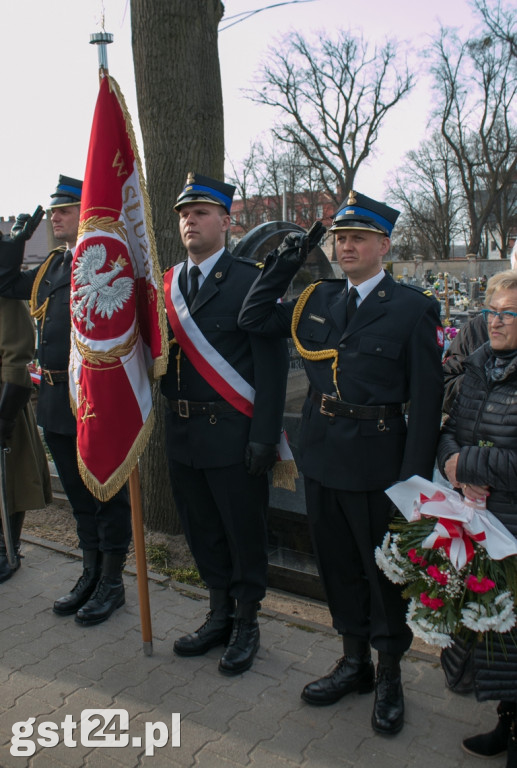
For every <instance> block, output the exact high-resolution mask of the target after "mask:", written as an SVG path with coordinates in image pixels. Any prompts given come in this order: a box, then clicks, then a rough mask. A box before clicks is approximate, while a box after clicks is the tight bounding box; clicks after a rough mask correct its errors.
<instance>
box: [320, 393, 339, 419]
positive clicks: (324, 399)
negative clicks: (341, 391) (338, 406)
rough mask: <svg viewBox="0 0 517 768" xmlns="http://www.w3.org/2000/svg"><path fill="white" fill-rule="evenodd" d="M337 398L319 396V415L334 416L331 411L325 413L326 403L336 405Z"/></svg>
mask: <svg viewBox="0 0 517 768" xmlns="http://www.w3.org/2000/svg"><path fill="white" fill-rule="evenodd" d="M337 401H338V400H337V397H333V396H332V395H322V396H321V404H320V413H321V414H323V416H335V415H336V414H335V413H333V412H332V411H327V410H326V406H327V403H329V402H331V403H337Z"/></svg>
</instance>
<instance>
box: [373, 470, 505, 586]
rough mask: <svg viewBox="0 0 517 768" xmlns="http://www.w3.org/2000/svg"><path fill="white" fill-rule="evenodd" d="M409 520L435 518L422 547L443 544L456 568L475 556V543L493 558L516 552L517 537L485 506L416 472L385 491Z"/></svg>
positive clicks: (496, 558) (433, 546) (461, 566)
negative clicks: (472, 503)
mask: <svg viewBox="0 0 517 768" xmlns="http://www.w3.org/2000/svg"><path fill="white" fill-rule="evenodd" d="M386 494H387V495H388V496H389V497H390V499H391V500H392V502H393V503H394V504H395V505H396V506H397V507H398V509H399V510H400V511H401V512H402V514H403V515H404V517H405V518H406V520H407V521H408V522H413V521H415V520H419V519H420V518H421V517H436V518H437V520H438V521H437V523H436V526H435V527H434V529H433V531H432V533H431V534H429V536H427V537H426V538H425V539H424V541H422V544H421V546H422V547H423V549H438V548H440V547H443V548H444V549H445V551H446V553H447V556H448V557H449V559H450V561H451V563H452V564H453V566H454V567H455V568H456V570H458V571H459V570H461V568H463V567H464V566H465V565H466V564H467V563H468V562H469V561H470V560H471V559H472V558H473V556H474V546H473V543H472V542H474V541H475V542H477V543H478V544H480V545H481V546H482V547H484V548H485V549H486V551H487V553H488V555H489V556H490V557H491V558H492V559H493V560H502V559H503V558H505V557H509V556H510V555H515V554H517V539H516V538H515V536H512V534H511V533H510V531H509V530H508V529H507V528H506V527H505V526H504V525H503V524H502V523H501V522H500V521H499V520H498V519H497V517H495V515H493V514H492V513H491V512H489V511H488V510H486V509H483V510H478V509H474V508H473V507H471V506H469V505H468V504H466V503H465V501H464V500H463V498H462V497H461V496H460V494H459V493H457V492H456V491H454V490H450V489H448V488H445V487H441V486H439V485H437V484H436V483H432V482H430V481H429V480H425V479H424V478H423V477H419V476H418V475H413V477H410V478H409V480H405V481H403V482H401V483H397V484H396V485H393V486H391V488H388V490H387V491H386Z"/></svg>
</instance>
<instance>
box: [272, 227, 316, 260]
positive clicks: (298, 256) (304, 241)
mask: <svg viewBox="0 0 517 768" xmlns="http://www.w3.org/2000/svg"><path fill="white" fill-rule="evenodd" d="M276 255H277V258H278V259H282V260H283V261H287V262H289V264H298V265H299V266H300V267H301V266H302V264H303V263H304V262H305V260H306V258H307V256H308V255H309V239H308V237H307V235H306V234H302V233H298V232H290V233H289V234H288V235H286V236H285V237H284V239H283V240H282V242H281V243H280V245H279V246H278V248H277V249H276Z"/></svg>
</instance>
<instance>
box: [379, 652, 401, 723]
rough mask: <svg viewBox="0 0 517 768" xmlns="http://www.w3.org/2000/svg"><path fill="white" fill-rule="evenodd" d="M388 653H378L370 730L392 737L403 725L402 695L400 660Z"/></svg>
mask: <svg viewBox="0 0 517 768" xmlns="http://www.w3.org/2000/svg"><path fill="white" fill-rule="evenodd" d="M401 658H402V657H401V656H399V655H397V656H392V655H391V654H388V653H382V652H379V663H378V665H377V678H376V680H375V703H374V706H373V713H372V728H373V730H374V731H376V732H377V733H382V734H384V735H386V736H394V735H395V734H396V733H398V732H399V731H400V730H402V726H403V725H404V693H403V691H402V680H401V675H400V659H401Z"/></svg>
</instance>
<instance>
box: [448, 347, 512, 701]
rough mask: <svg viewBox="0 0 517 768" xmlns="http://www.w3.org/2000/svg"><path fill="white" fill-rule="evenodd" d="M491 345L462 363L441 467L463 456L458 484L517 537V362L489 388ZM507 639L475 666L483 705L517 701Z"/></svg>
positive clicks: (481, 649) (481, 653)
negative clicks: (469, 488) (475, 489)
mask: <svg viewBox="0 0 517 768" xmlns="http://www.w3.org/2000/svg"><path fill="white" fill-rule="evenodd" d="M490 355H491V349H490V344H489V343H488V342H487V343H485V344H483V346H481V347H480V348H479V349H477V350H476V351H475V352H474V353H473V354H472V355H470V356H469V357H467V358H466V359H465V361H464V368H465V372H464V375H463V378H462V380H461V386H460V387H459V390H458V393H457V396H456V399H455V401H454V405H453V407H452V410H451V414H450V416H449V418H448V419H447V421H446V422H445V424H444V426H443V428H442V434H441V437H440V440H439V443H438V466H439V468H440V471H441V472H442V474H444V465H445V462H446V461H447V459H448V458H449V456H451V455H452V454H454V453H457V452H459V459H458V465H457V468H456V477H457V480H458V482H460V483H473V484H475V485H488V486H489V487H490V496H489V497H488V499H487V508H488V509H489V510H490V511H491V512H492V513H493V514H494V515H495V516H496V517H497V518H498V519H499V520H500V521H501V522H502V523H503V524H504V525H505V526H506V527H507V528H508V530H509V531H510V532H511V533H513V535H514V536H517V358H514V359H513V361H512V362H511V363H510V364H509V365H508V368H507V370H506V372H505V376H504V378H503V379H502V380H501V381H498V382H496V383H491V382H489V381H488V379H487V376H486V373H485V363H486V361H487V360H488V359H489V357H490ZM514 633H515V637H514V639H513V640H512V638H510V637H509V636H507V635H505V636H504V637H505V647H506V650H504V649H501V648H500V646H499V643H498V639H497V637H494V647H493V650H492V651H491V652H490V654H489V655H488V656H487V652H486V646H485V643H484V641H483V642H482V643H481V644H480V645H479V646H478V649H477V650H476V654H475V662H474V687H475V692H476V697H477V698H478V699H479V700H480V701H483V700H486V699H495V700H497V699H503V700H506V701H508V700H514V701H517V633H516V632H515V629H514Z"/></svg>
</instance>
